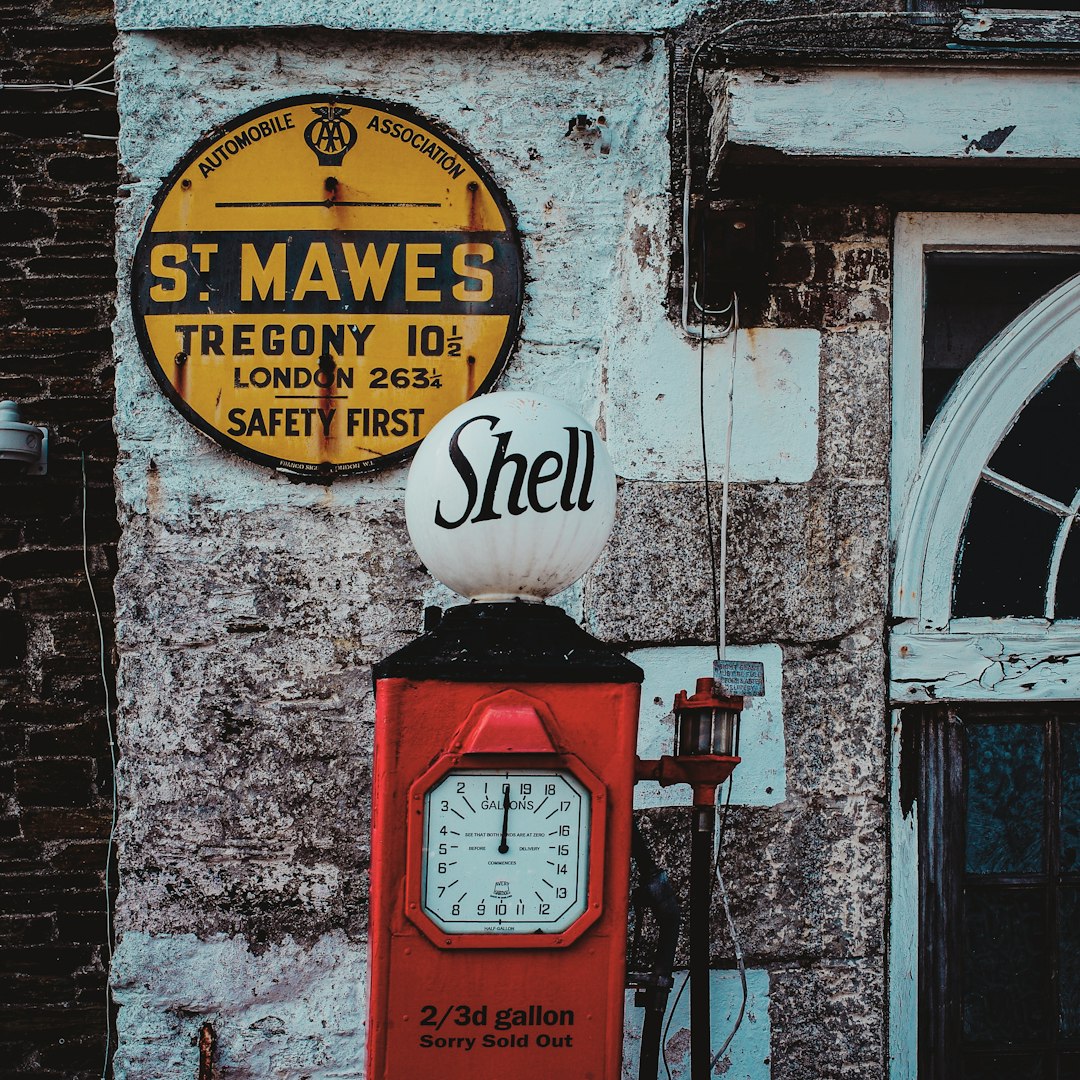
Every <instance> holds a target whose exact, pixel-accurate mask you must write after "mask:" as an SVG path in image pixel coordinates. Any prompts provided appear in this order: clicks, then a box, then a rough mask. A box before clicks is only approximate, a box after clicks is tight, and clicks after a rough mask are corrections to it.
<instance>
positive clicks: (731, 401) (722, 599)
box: [702, 293, 739, 660]
mask: <svg viewBox="0 0 1080 1080" xmlns="http://www.w3.org/2000/svg"><path fill="white" fill-rule="evenodd" d="M731 306H732V312H731V365H730V366H729V368H728V391H727V420H726V431H725V434H724V476H723V479H722V480H721V483H720V574H719V588H718V593H719V596H718V598H717V606H718V607H719V609H720V620H719V626H718V628H717V634H716V659H717V660H723V659H724V657H725V656H726V655H727V539H728V505H729V500H728V488H729V487H730V484H731V431H732V428H734V426H735V364H736V363H737V361H738V359H739V294H738V293H732V295H731ZM702 446H704V436H703V437H702ZM706 483H708V481H707V480H706Z"/></svg>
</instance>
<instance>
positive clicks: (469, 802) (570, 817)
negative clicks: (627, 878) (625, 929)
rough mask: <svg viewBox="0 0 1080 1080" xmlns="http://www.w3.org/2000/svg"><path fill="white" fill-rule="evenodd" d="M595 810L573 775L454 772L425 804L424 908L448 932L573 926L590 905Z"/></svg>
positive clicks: (528, 930)
mask: <svg viewBox="0 0 1080 1080" xmlns="http://www.w3.org/2000/svg"><path fill="white" fill-rule="evenodd" d="M590 811H591V803H590V797H589V793H588V792H587V791H586V790H585V788H584V787H583V786H582V785H581V784H580V783H579V782H578V780H577V779H576V778H575V777H574V776H573V775H571V774H570V773H568V772H564V771H559V770H555V769H548V770H545V769H521V770H515V769H509V770H505V769H502V770H475V771H474V770H469V771H464V770H462V771H457V772H451V773H447V775H446V776H444V777H443V778H442V779H441V780H440V781H439V782H438V783H437V784H436V785H435V786H434V787H432V788H431V789H430V790H429V791H428V792H427V795H426V796H425V801H424V852H423V867H422V874H421V886H420V906H421V908H422V909H423V911H424V913H425V914H426V915H427V916H428V918H430V919H431V920H432V921H433V922H434V923H435V924H436V925H437V926H438V927H440V928H441V929H442V930H445V931H447V932H448V933H457V934H534V933H537V932H541V933H558V932H559V931H562V930H565V929H566V928H567V927H568V926H570V924H571V923H573V922H574V921H575V920H576V919H577V918H578V917H579V916H580V915H581V914H582V913H583V912H584V911H585V909H586V906H587V904H588V889H589V881H588V877H589V826H590V821H591V813H590Z"/></svg>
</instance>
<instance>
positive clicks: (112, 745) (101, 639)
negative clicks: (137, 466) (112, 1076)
mask: <svg viewBox="0 0 1080 1080" xmlns="http://www.w3.org/2000/svg"><path fill="white" fill-rule="evenodd" d="M79 460H80V462H81V464H82V556H83V573H84V574H85V575H86V584H87V586H88V587H89V589H90V599H91V601H92V602H93V605H94V618H95V620H96V621H97V630H98V657H99V660H100V669H101V687H102V689H103V690H104V692H105V730H106V732H107V734H108V737H109V759H110V761H111V763H112V772H111V778H110V780H111V787H112V819H111V823H110V826H109V843H108V846H107V847H106V849H105V954H106V956H107V957H108V961H109V962H108V965H107V967H106V970H105V1062H104V1064H103V1065H102V1067H101V1080H106V1077H107V1076H108V1072H109V1051H110V1050H111V1048H112V1040H113V1030H112V992H111V989H110V987H109V972H110V971H112V963H113V947H112V930H113V926H112V897H111V895H110V890H109V873H110V871H111V869H112V858H113V848H114V846H115V843H116V817H117V796H116V742H115V740H114V739H113V731H112V710H111V708H110V704H109V676H108V672H107V670H106V662H105V627H104V624H103V622H102V619H101V607H100V606H99V605H98V599H97V592H96V591H95V589H94V581H93V579H92V578H91V576H90V546H89V542H88V539H87V529H86V504H87V496H88V491H89V484H88V483H87V478H86V451H85V450H80V451H79Z"/></svg>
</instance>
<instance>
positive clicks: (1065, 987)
mask: <svg viewBox="0 0 1080 1080" xmlns="http://www.w3.org/2000/svg"><path fill="white" fill-rule="evenodd" d="M1058 965H1059V966H1058V971H1059V973H1060V976H1059V981H1060V989H1059V991H1058V993H1059V1000H1060V1006H1059V1007H1060V1010H1061V1027H1060V1031H1061V1034H1062V1036H1063V1037H1065V1038H1066V1039H1075V1038H1077V1037H1078V1036H1080V888H1075V887H1069V888H1065V887H1063V888H1062V889H1061V890H1060V891H1059V892H1058Z"/></svg>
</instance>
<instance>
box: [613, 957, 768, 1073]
mask: <svg viewBox="0 0 1080 1080" xmlns="http://www.w3.org/2000/svg"><path fill="white" fill-rule="evenodd" d="M685 976H686V972H685V971H677V972H675V991H674V992H673V993H672V995H671V997H670V999H669V1001H668V1012H667V1017H666V1018H665V1021H664V1023H665V1027H664V1033H665V1037H664V1038H663V1039H662V1040H661V1048H662V1049H663V1050H664V1052H665V1056H666V1060H667V1067H668V1069H669V1070H670V1075H671V1080H689V1076H690V988H689V987H687V988H686V989H685V990H683V992H682V994H681V995H680V994H679V987H680V986H681V985H682V983H683V979H684V978H685ZM746 989H747V999H746V1012H745V1015H744V1016H743V1020H742V1023H741V1024H740V1025H739V1030H738V1031H737V1032H736V1033H735V1037H734V1038H733V1039H732V1040H731V1046H730V1047H729V1048H728V1051H727V1053H726V1054H725V1055H724V1057H723V1058H722V1059H721V1060H720V1061H719V1062H718V1063H717V1066H716V1069H715V1071H714V1072H713V1074H712V1075H714V1076H723V1077H724V1080H769V1077H770V1076H771V1075H772V1074H771V1071H770V1068H769V1054H770V1041H771V1036H772V1030H771V1026H770V1024H769V973H768V972H767V971H764V970H762V969H760V968H749V969H747V972H746ZM709 998H710V1004H711V1005H712V1048H713V1053H714V1054H715V1053H716V1051H717V1050H719V1049H720V1047H721V1046H723V1045H724V1041H725V1040H726V1039H727V1037H728V1035H729V1034H730V1033H731V1029H732V1028H733V1027H734V1026H735V1020H736V1018H737V1017H738V1015H739V1006H740V1005H741V1003H742V985H741V982H740V979H739V973H738V972H737V971H713V972H710V977H709ZM641 1017H642V1012H641V1010H640V1009H637V1008H635V1007H634V992H633V991H632V990H628V991H627V993H626V1012H625V1021H624V1026H625V1029H626V1039H625V1041H624V1043H623V1065H622V1080H637V1075H638V1062H639V1060H640V1049H641ZM660 1069H661V1072H660V1075H661V1076H664V1077H666V1076H667V1075H668V1073H666V1072H664V1071H663V1070H664V1058H661V1065H660Z"/></svg>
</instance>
